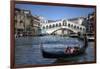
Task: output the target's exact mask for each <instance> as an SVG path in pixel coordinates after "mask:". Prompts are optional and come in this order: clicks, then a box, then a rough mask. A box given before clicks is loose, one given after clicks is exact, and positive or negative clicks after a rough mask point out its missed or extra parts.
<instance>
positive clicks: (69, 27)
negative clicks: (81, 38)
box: [41, 20, 86, 34]
mask: <svg viewBox="0 0 100 69" xmlns="http://www.w3.org/2000/svg"><path fill="white" fill-rule="evenodd" d="M85 31H86V28H85V26H83V25H81V23H74V22H72V21H68V20H60V21H56V22H50V23H42V24H41V33H42V34H69V33H78V32H80V33H85Z"/></svg>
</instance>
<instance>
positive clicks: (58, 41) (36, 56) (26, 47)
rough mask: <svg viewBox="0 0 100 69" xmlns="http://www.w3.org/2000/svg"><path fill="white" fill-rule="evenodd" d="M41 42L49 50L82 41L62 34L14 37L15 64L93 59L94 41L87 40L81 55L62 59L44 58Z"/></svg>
mask: <svg viewBox="0 0 100 69" xmlns="http://www.w3.org/2000/svg"><path fill="white" fill-rule="evenodd" d="M41 44H43V46H44V48H45V49H48V50H50V51H57V50H63V49H65V48H66V47H67V46H73V45H78V46H80V47H81V46H82V45H83V41H82V40H79V39H77V38H71V37H62V36H53V35H48V36H38V37H37V36H36V37H25V38H24V37H20V38H16V39H15V64H16V65H19V64H22V65H23V64H55V63H68V62H71V63H77V62H86V61H94V60H95V56H94V42H89V41H88V48H87V49H86V53H85V54H84V55H81V56H76V57H72V58H64V59H55V58H54V59H50V58H44V57H43V56H42V52H41Z"/></svg>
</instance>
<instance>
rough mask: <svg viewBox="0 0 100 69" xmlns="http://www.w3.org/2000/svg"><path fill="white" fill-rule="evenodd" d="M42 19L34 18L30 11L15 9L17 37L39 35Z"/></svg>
mask: <svg viewBox="0 0 100 69" xmlns="http://www.w3.org/2000/svg"><path fill="white" fill-rule="evenodd" d="M39 21H40V19H39V18H38V17H37V16H32V14H31V12H30V11H29V10H21V9H18V8H15V20H14V23H15V35H16V36H34V35H37V34H38V32H37V30H38V29H39V28H38V27H39V23H40V22H39Z"/></svg>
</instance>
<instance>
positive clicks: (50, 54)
mask: <svg viewBox="0 0 100 69" xmlns="http://www.w3.org/2000/svg"><path fill="white" fill-rule="evenodd" d="M83 40H84V41H83V44H84V45H83V46H82V47H81V48H79V47H72V48H74V52H72V53H67V52H68V48H66V49H65V51H61V52H60V51H59V52H49V51H46V50H44V49H43V46H42V44H41V51H42V55H43V57H44V58H65V57H73V56H77V55H82V54H84V53H85V51H86V48H87V46H88V45H87V37H86V36H85V37H84V38H83ZM72 48H71V49H70V50H69V51H71V50H72Z"/></svg>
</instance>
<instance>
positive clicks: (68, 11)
mask: <svg viewBox="0 0 100 69" xmlns="http://www.w3.org/2000/svg"><path fill="white" fill-rule="evenodd" d="M15 7H16V8H19V9H24V10H30V11H31V14H32V15H38V16H43V17H45V19H48V20H59V19H63V18H66V19H70V18H75V17H81V16H83V17H84V16H85V17H86V16H87V15H88V14H90V13H92V12H94V11H95V9H94V8H82V7H67V6H47V5H33V4H16V5H15Z"/></svg>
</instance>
